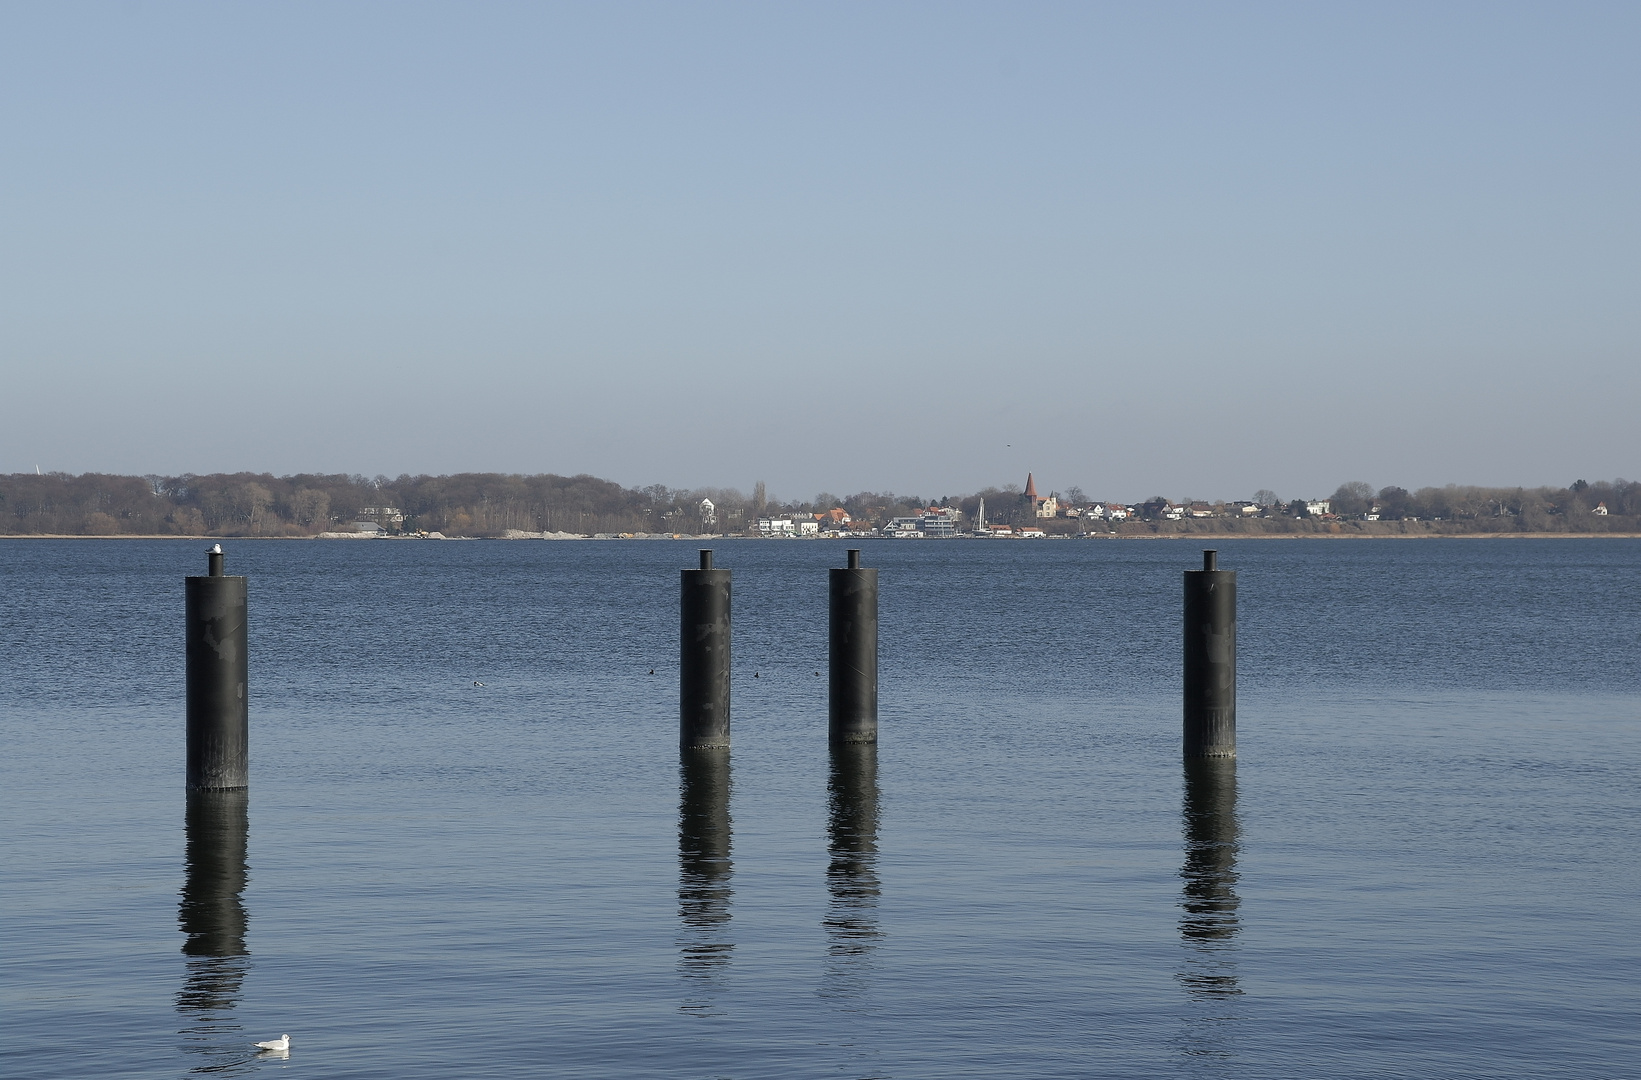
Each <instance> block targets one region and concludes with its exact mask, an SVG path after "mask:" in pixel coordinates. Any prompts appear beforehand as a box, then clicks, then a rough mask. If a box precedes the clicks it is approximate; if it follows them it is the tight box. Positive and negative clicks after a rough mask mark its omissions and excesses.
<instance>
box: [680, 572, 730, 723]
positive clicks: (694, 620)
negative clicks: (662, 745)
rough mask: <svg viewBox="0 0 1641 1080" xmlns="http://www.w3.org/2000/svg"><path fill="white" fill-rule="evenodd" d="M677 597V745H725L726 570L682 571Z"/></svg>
mask: <svg viewBox="0 0 1641 1080" xmlns="http://www.w3.org/2000/svg"><path fill="white" fill-rule="evenodd" d="M682 577H683V587H682V592H681V594H680V598H679V604H678V610H679V633H678V638H679V657H678V744H679V746H681V747H682V748H683V749H685V750H700V749H706V748H709V747H726V746H728V745H729V571H728V570H714V569H713V568H712V552H711V551H705V550H703V551H702V552H701V568H700V569H699V570H684V571H682Z"/></svg>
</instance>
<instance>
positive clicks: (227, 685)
mask: <svg viewBox="0 0 1641 1080" xmlns="http://www.w3.org/2000/svg"><path fill="white" fill-rule="evenodd" d="M208 567H209V570H210V573H209V575H208V576H206V577H190V578H188V579H187V582H186V586H187V588H186V601H185V613H184V622H185V623H186V631H187V649H186V656H187V676H186V677H187V683H188V789H189V790H190V791H232V790H235V789H238V788H243V787H246V786H247V784H248V783H249V762H248V758H249V753H248V744H249V726H250V725H249V719H250V706H249V696H248V690H247V686H248V681H247V676H248V665H247V661H246V628H245V617H246V602H245V579H244V578H243V577H227V576H224V574H223V573H222V548H221V546H220V545H218V546H217V547H216V548H214V549H213V550H212V551H211V552H210V553H209V559H208Z"/></svg>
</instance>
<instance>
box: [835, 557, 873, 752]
mask: <svg viewBox="0 0 1641 1080" xmlns="http://www.w3.org/2000/svg"><path fill="white" fill-rule="evenodd" d="M828 577H829V578H830V581H829V586H830V588H829V593H828V604H827V608H828V616H829V617H828V630H827V644H828V654H829V660H828V668H827V673H828V676H829V677H828V679H827V685H826V691H827V693H826V712H827V738H828V740H829V741H830V742H831V743H833V744H834V745H843V744H847V743H875V742H877V570H875V569H871V568H866V567H862V566H861V565H860V551H859V550H857V549H850V551H849V565H848V567H847V568H846V569H842V570H838V569H833V570H831V571H830V572H829V573H828Z"/></svg>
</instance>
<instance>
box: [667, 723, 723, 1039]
mask: <svg viewBox="0 0 1641 1080" xmlns="http://www.w3.org/2000/svg"><path fill="white" fill-rule="evenodd" d="M729 794H730V773H729V750H728V749H727V748H715V749H704V750H696V749H686V750H685V751H684V752H683V760H682V762H681V764H680V767H679V799H678V919H679V922H680V923H681V929H682V932H681V934H680V936H679V943H678V952H679V957H678V970H679V972H680V973H681V974H682V975H683V976H684V979H685V986H686V989H687V990H689V991H690V993H689V994H687V996H686V998H685V1000H684V1003H683V1005H682V1006H681V1008H682V1010H683V1011H684V1012H691V1013H699V1014H702V1015H705V1014H707V1013H710V1012H711V1011H712V1002H711V1000H710V996H711V994H712V992H713V991H714V990H715V989H716V988H717V986H718V983H719V980H720V979H721V978H722V976H723V972H724V970H725V969H726V968H727V967H728V965H729V960H730V955H731V953H732V952H733V951H734V948H735V943H734V941H733V940H731V938H730V936H729V917H730V911H729V909H730V900H731V898H732V897H733V895H734V889H733V887H732V886H731V883H730V874H731V870H732V866H733V864H732V863H731V861H730V817H729Z"/></svg>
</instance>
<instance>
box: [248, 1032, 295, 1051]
mask: <svg viewBox="0 0 1641 1080" xmlns="http://www.w3.org/2000/svg"><path fill="white" fill-rule="evenodd" d="M256 1048H257V1049H258V1050H289V1049H290V1048H291V1037H290V1036H289V1035H281V1036H280V1037H279V1038H277V1039H269V1040H268V1041H267V1042H259V1043H257V1044H256Z"/></svg>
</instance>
